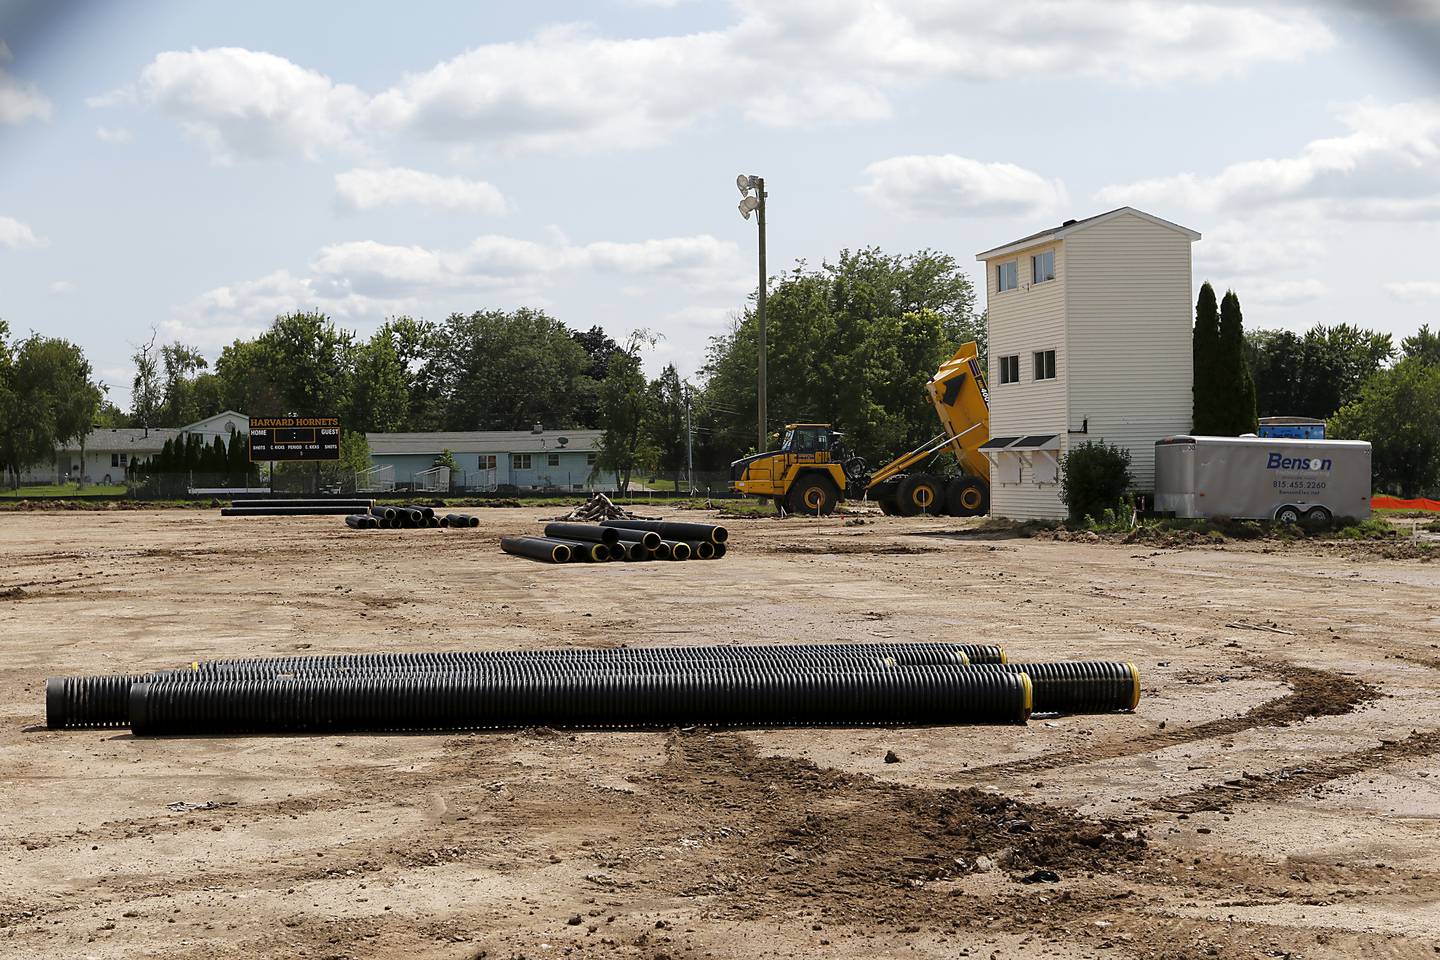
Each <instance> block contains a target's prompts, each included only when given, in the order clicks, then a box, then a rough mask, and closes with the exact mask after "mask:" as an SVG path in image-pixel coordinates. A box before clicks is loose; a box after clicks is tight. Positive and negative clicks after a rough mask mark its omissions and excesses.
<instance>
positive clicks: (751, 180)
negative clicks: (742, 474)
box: [735, 173, 767, 453]
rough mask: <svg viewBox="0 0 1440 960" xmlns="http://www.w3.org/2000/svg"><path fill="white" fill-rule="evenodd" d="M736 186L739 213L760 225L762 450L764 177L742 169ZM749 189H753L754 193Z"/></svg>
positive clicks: (761, 440)
mask: <svg viewBox="0 0 1440 960" xmlns="http://www.w3.org/2000/svg"><path fill="white" fill-rule="evenodd" d="M735 186H737V187H739V188H740V195H741V196H742V197H744V199H743V200H741V201H740V216H742V217H744V218H745V219H746V220H749V219H750V214H752V213H754V214H755V220H756V223H757V224H758V225H759V227H760V287H759V289H758V291H757V293H756V296H755V315H756V317H757V318H758V320H759V323H760V371H759V380H760V389H759V394H760V402H759V404H758V406H759V411H758V412H759V421H760V426H759V432H758V437H757V439H756V443H755V452H756V453H764V452H765V437H766V433H767V431H766V429H765V419H766V418H765V414H766V410H765V286H766V284H765V178H764V177H757V176H753V175H751V174H746V173H742V174H740V176H738V177H736V178H735ZM751 191H754V193H753V195H752V193H751Z"/></svg>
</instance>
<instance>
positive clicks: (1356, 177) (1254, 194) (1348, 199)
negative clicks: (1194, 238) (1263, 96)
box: [1099, 100, 1440, 220]
mask: <svg viewBox="0 0 1440 960" xmlns="http://www.w3.org/2000/svg"><path fill="white" fill-rule="evenodd" d="M1336 115H1337V117H1338V118H1339V120H1340V121H1341V123H1343V124H1344V125H1345V126H1346V127H1348V128H1349V132H1348V133H1346V134H1344V135H1342V136H1337V137H1327V138H1323V139H1319V140H1312V141H1310V142H1309V143H1308V144H1306V145H1305V146H1304V147H1303V148H1302V149H1301V150H1300V152H1299V153H1297V154H1295V155H1294V156H1289V157H1278V158H1268V159H1261V160H1247V161H1244V162H1242V163H1234V164H1231V165H1230V166H1228V167H1225V168H1224V169H1222V170H1221V171H1220V172H1219V173H1216V174H1212V175H1199V174H1194V173H1182V174H1179V175H1176V176H1170V177H1159V178H1156V179H1152V180H1142V181H1139V182H1137V183H1131V184H1126V185H1123V186H1111V187H1106V188H1105V189H1103V190H1101V191H1100V193H1099V199H1100V200H1101V201H1103V202H1105V203H1110V204H1130V205H1134V206H1168V205H1178V206H1184V207H1189V208H1191V209H1193V210H1205V211H1241V210H1251V209H1255V208H1258V207H1264V206H1269V205H1274V204H1277V203H1284V202H1288V201H1295V200H1315V201H1319V202H1322V203H1323V204H1324V210H1325V212H1326V213H1327V214H1328V215H1331V216H1334V217H1338V218H1353V219H1398V220H1405V219H1428V218H1436V217H1440V100H1412V101H1409V102H1405V103H1396V104H1381V103H1377V102H1375V101H1370V100H1367V101H1362V102H1359V103H1351V104H1347V105H1344V106H1342V107H1339V108H1337V110H1336Z"/></svg>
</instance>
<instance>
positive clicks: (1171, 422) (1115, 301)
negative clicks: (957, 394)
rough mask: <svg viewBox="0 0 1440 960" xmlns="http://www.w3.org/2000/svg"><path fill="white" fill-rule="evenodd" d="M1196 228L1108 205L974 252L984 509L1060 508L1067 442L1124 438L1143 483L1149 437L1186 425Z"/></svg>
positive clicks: (1047, 512)
mask: <svg viewBox="0 0 1440 960" xmlns="http://www.w3.org/2000/svg"><path fill="white" fill-rule="evenodd" d="M1199 239H1200V234H1198V233H1196V232H1195V231H1194V230H1190V229H1187V228H1185V227H1182V226H1180V225H1179V224H1175V223H1171V222H1170V221H1168V220H1162V219H1160V218H1159V217H1156V216H1153V215H1151V214H1148V213H1145V212H1143V211H1140V210H1136V209H1134V208H1133V207H1121V208H1120V209H1118V210H1111V211H1110V212H1109V213H1102V214H1099V215H1098V216H1094V217H1090V218H1088V219H1085V220H1067V221H1065V222H1064V223H1062V224H1061V225H1060V226H1058V227H1054V228H1052V229H1049V230H1043V231H1041V232H1039V233H1035V234H1031V235H1030V236H1028V237H1022V238H1021V239H1019V240H1016V241H1014V242H1012V243H1007V244H1005V245H1004V246H1000V247H996V248H994V249H993V250H986V251H984V252H983V253H979V254H976V259H977V260H979V261H981V262H983V263H984V264H985V275H986V304H987V308H988V313H989V333H990V345H989V348H990V436H991V439H990V440H989V442H987V443H986V444H985V446H984V447H982V449H983V450H984V452H985V455H986V456H987V457H988V458H989V460H990V464H991V469H990V512H991V513H992V514H993V515H995V516H1001V517H1011V518H1014V519H1017V520H1027V519H1039V518H1060V517H1064V516H1065V505H1064V504H1063V503H1062V502H1061V501H1060V485H1059V483H1058V473H1057V466H1058V462H1059V458H1060V457H1061V456H1062V455H1063V454H1064V453H1065V452H1066V451H1067V450H1069V449H1070V448H1071V447H1072V446H1074V445H1076V444H1078V443H1083V442H1084V441H1086V440H1097V441H1098V440H1103V441H1105V442H1107V443H1112V444H1115V445H1117V446H1121V447H1124V448H1126V449H1128V450H1129V451H1130V456H1131V472H1132V473H1133V474H1134V475H1135V487H1136V489H1137V490H1142V491H1149V490H1153V489H1154V483H1155V449H1154V444H1155V441H1156V440H1159V439H1160V438H1161V437H1167V436H1171V435H1174V434H1183V433H1188V432H1189V431H1190V425H1191V424H1190V418H1191V409H1192V397H1191V390H1190V388H1191V380H1192V373H1191V371H1192V366H1191V362H1192V361H1191V313H1192V308H1191V303H1190V298H1191V278H1190V244H1192V243H1194V242H1195V241H1196V240H1199Z"/></svg>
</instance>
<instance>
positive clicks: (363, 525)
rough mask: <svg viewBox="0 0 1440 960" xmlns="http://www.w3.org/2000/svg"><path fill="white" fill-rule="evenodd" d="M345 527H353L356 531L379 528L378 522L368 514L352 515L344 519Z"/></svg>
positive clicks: (376, 518)
mask: <svg viewBox="0 0 1440 960" xmlns="http://www.w3.org/2000/svg"><path fill="white" fill-rule="evenodd" d="M345 526H347V527H354V528H355V529H356V530H373V529H376V528H378V527H379V526H380V520H379V518H378V517H372V516H370V514H368V513H352V514H351V515H350V516H348V517H346V518H345Z"/></svg>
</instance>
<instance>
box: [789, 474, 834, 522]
mask: <svg viewBox="0 0 1440 960" xmlns="http://www.w3.org/2000/svg"><path fill="white" fill-rule="evenodd" d="M839 498H840V491H838V490H836V489H835V484H833V483H831V482H830V479H829V478H828V477H821V476H809V477H802V478H801V479H799V480H797V481H796V482H795V485H794V486H793V487H791V488H790V508H789V509H790V512H791V513H798V514H804V515H805V516H807V517H826V516H829V515H830V514H831V513H832V512H834V510H835V501H836V500H838V499H839Z"/></svg>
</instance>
